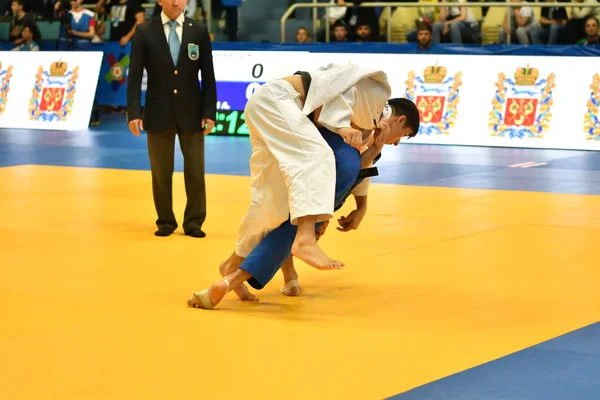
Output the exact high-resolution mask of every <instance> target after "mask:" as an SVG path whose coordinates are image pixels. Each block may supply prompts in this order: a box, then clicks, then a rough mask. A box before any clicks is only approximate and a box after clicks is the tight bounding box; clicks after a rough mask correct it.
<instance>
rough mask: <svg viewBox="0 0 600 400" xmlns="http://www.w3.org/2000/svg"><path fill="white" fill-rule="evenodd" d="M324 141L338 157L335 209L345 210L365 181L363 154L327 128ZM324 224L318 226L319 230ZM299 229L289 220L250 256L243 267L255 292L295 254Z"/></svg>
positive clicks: (321, 130) (275, 230) (266, 238)
mask: <svg viewBox="0 0 600 400" xmlns="http://www.w3.org/2000/svg"><path fill="white" fill-rule="evenodd" d="M319 131H320V132H321V134H322V135H323V138H324V139H325V141H326V142H327V144H329V146H330V147H331V149H332V150H333V154H334V156H335V171H336V182H335V210H336V211H337V210H338V209H340V208H341V207H342V205H343V204H344V202H345V201H346V199H347V198H348V196H349V195H350V192H351V191H352V189H353V188H354V187H355V186H356V185H358V184H359V183H360V182H361V181H362V179H358V176H359V173H360V170H361V165H360V154H359V152H358V150H356V149H355V148H354V147H352V146H350V145H348V144H346V143H345V142H344V139H342V137H341V136H340V135H337V134H335V133H333V132H331V131H329V130H327V129H325V128H321V129H319ZM320 224H321V223H319V224H317V227H318V226H319V225H320ZM297 229H298V227H297V226H295V225H292V223H291V221H290V220H289V219H288V220H287V221H286V222H284V223H283V224H281V225H280V226H279V227H278V228H276V229H274V230H273V231H271V232H270V233H269V234H268V235H267V236H266V237H265V238H264V239H263V240H262V241H261V242H260V243H259V244H258V246H256V247H255V248H254V250H252V252H251V253H250V254H249V255H248V257H246V259H245V260H244V262H243V263H242V264H241V266H240V268H241V269H243V270H244V271H246V272H248V273H250V274H251V275H252V277H251V278H250V279H248V284H249V285H250V286H252V287H253V288H254V289H258V290H260V289H262V288H264V287H265V286H266V285H267V283H269V282H270V281H271V279H273V277H274V276H275V274H276V273H277V271H278V270H279V268H281V265H282V264H283V263H284V262H285V260H287V258H288V257H289V256H290V255H291V252H292V244H294V239H295V238H296V231H297Z"/></svg>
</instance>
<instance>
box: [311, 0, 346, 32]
mask: <svg viewBox="0 0 600 400" xmlns="http://www.w3.org/2000/svg"><path fill="white" fill-rule="evenodd" d="M340 2H342V0H331V1H330V4H338V5H339V3H340ZM347 9H348V7H345V6H340V7H327V8H326V9H325V10H326V11H325V27H329V34H330V36H331V35H332V34H333V33H334V31H335V27H336V24H337V23H338V22H342V21H343V19H344V16H345V15H346V10H347ZM343 26H344V29H346V25H345V24H344V25H343ZM347 32H348V30H347V29H346V35H347ZM317 40H318V41H319V42H324V41H325V28H319V31H318V32H317Z"/></svg>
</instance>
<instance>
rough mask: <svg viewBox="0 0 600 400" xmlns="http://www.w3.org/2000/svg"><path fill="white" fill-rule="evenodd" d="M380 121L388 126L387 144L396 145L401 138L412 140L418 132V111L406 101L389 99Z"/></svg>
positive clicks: (411, 103) (413, 104)
mask: <svg viewBox="0 0 600 400" xmlns="http://www.w3.org/2000/svg"><path fill="white" fill-rule="evenodd" d="M382 119H383V120H385V121H387V123H388V124H389V125H390V135H389V137H388V140H387V144H395V145H397V144H398V143H399V142H400V139H402V138H403V137H407V138H412V137H415V136H416V135H417V132H419V123H420V117H419V110H418V109H417V106H416V105H415V103H413V102H412V101H410V100H408V99H402V98H395V99H390V100H389V101H388V104H387V105H386V107H385V109H384V111H383V115H382Z"/></svg>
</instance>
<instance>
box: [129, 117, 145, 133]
mask: <svg viewBox="0 0 600 400" xmlns="http://www.w3.org/2000/svg"><path fill="white" fill-rule="evenodd" d="M129 130H130V131H131V133H133V134H134V135H135V136H140V131H143V130H144V122H143V121H142V120H141V119H134V120H133V121H129Z"/></svg>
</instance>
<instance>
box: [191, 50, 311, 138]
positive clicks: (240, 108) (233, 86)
mask: <svg viewBox="0 0 600 400" xmlns="http://www.w3.org/2000/svg"><path fill="white" fill-rule="evenodd" d="M308 54H309V53H308V52H297V51H294V52H283V51H282V52H260V51H252V52H243V51H214V52H213V64H214V68H215V77H216V80H217V116H216V119H217V120H216V121H215V127H214V129H213V131H212V133H213V134H223V135H248V134H249V132H248V126H247V125H246V123H245V120H244V108H245V107H246V103H247V102H248V99H249V98H250V96H252V94H253V93H254V92H255V91H256V89H258V88H259V87H260V86H261V85H264V84H265V83H266V82H268V81H270V80H272V79H276V78H280V77H283V76H288V75H292V74H293V73H294V72H296V71H298V70H301V69H306V67H308V64H307V62H308V58H309V57H308ZM200 79H201V76H200Z"/></svg>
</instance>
